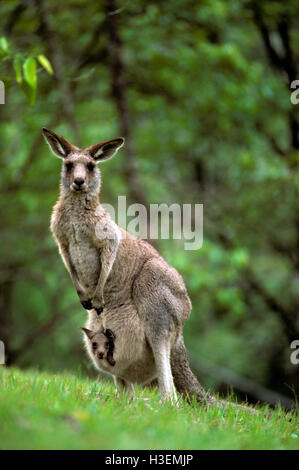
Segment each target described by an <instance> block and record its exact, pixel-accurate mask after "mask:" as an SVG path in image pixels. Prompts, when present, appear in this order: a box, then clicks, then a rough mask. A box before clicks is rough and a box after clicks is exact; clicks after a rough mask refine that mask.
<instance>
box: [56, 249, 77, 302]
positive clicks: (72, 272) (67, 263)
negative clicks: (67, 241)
mask: <svg viewBox="0 0 299 470" xmlns="http://www.w3.org/2000/svg"><path fill="white" fill-rule="evenodd" d="M60 254H61V257H62V259H63V261H64V264H65V266H66V268H67V270H68V272H69V274H70V276H71V279H72V282H73V285H74V287H75V289H76V291H77V294H78V296H79V297H81V295H82V287H81V284H80V281H79V279H78V276H77V273H76V271H75V268H74V266H73V264H72V262H71V259H70V257H69V254H68V251H67V248H66V247H64V246H60Z"/></svg>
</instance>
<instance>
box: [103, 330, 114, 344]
mask: <svg viewBox="0 0 299 470" xmlns="http://www.w3.org/2000/svg"><path fill="white" fill-rule="evenodd" d="M105 336H106V337H107V338H108V339H110V340H112V341H114V340H115V334H114V333H113V331H111V330H109V328H107V329H106V330H105Z"/></svg>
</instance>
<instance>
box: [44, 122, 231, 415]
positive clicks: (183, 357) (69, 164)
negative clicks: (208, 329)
mask: <svg viewBox="0 0 299 470" xmlns="http://www.w3.org/2000/svg"><path fill="white" fill-rule="evenodd" d="M43 135H44V137H45V139H46V141H47V143H48V144H49V146H50V148H51V150H52V152H53V153H54V154H55V155H56V156H58V157H60V158H61V159H62V160H63V165H62V173H61V185H60V196H59V199H58V201H57V203H56V205H55V206H54V209H53V214H52V218H51V231H52V233H53V236H54V238H55V240H56V242H57V244H58V248H59V252H60V255H61V257H62V260H63V261H64V264H65V266H66V268H67V270H68V271H69V274H70V276H71V279H72V281H73V284H74V287H75V289H76V291H77V294H78V297H79V300H80V302H81V304H82V306H83V307H84V308H85V309H86V310H87V311H88V320H87V323H86V328H88V329H91V330H98V329H99V328H100V327H101V326H102V322H103V321H105V318H106V319H110V320H111V318H114V319H117V318H118V320H117V321H118V322H119V323H120V326H121V328H122V329H121V332H122V333H121V335H124V338H125V342H126V344H125V347H122V348H121V350H120V352H121V354H119V351H118V347H117V343H118V341H116V344H115V354H114V357H115V360H116V365H115V368H117V367H123V370H127V375H126V374H124V375H123V376H122V377H121V379H120V380H121V382H123V381H124V380H125V381H128V382H137V383H150V382H151V381H152V380H154V379H155V377H157V379H158V385H159V390H160V393H161V399H162V401H165V400H171V401H172V402H176V400H177V395H176V392H178V393H179V394H181V395H182V396H183V397H185V398H187V399H189V400H190V399H192V398H193V396H195V397H196V400H197V401H198V402H205V403H209V404H211V403H216V404H217V405H218V406H221V407H223V403H220V402H218V401H217V400H216V399H215V398H214V397H211V396H209V395H207V393H206V392H205V391H204V389H203V388H202V387H201V385H200V384H199V382H198V380H197V379H196V377H195V376H194V374H193V373H192V371H191V369H190V366H189V360H188V356H187V352H186V348H185V344H184V339H183V326H184V323H185V321H186V320H187V319H188V317H189V315H190V311H191V301H190V299H189V297H188V294H187V290H186V287H185V284H184V281H183V278H182V277H181V276H180V274H179V273H178V272H177V271H176V270H175V269H174V268H173V267H172V266H170V265H169V264H168V263H167V262H166V261H165V260H164V259H163V258H162V256H160V254H159V253H158V252H157V250H156V249H155V248H153V247H152V246H151V245H150V244H148V243H147V242H146V241H144V240H142V239H140V238H138V237H136V236H134V235H132V234H130V233H129V232H127V231H126V230H124V229H123V228H121V227H119V226H117V225H116V224H115V222H114V221H113V220H112V219H111V217H110V216H109V214H108V213H107V212H106V211H105V210H104V208H103V207H102V206H101V204H100V200H99V192H100V187H101V174H100V170H99V167H98V164H99V163H101V162H103V161H105V160H107V159H109V158H111V157H112V156H113V155H114V154H115V153H116V152H117V151H118V150H119V149H120V148H121V147H122V146H123V144H124V139H123V138H122V137H119V138H116V139H112V140H107V141H104V142H99V143H97V144H95V145H92V146H90V147H87V148H85V149H83V150H82V149H79V148H78V147H76V146H74V145H72V144H71V143H70V142H68V141H67V140H66V139H65V138H64V137H62V136H60V135H58V134H56V133H55V132H53V131H51V130H48V129H46V128H43ZM103 310H104V312H103ZM102 312H103V314H102V315H101V313H102ZM110 320H109V321H110ZM115 321H116V320H115ZM109 327H110V324H109ZM91 357H92V355H91ZM107 367H108V366H107ZM109 367H111V366H110V365H109ZM122 372H123V371H122ZM112 374H116V372H115V371H114V372H112ZM134 374H135V375H134ZM116 382H117V379H116Z"/></svg>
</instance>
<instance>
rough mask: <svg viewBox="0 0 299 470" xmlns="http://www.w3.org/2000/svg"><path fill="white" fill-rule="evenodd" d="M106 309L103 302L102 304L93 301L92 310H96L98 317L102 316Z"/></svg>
mask: <svg viewBox="0 0 299 470" xmlns="http://www.w3.org/2000/svg"><path fill="white" fill-rule="evenodd" d="M104 307H105V303H104V302H103V301H102V302H101V301H98V300H96V299H94V300H93V301H92V308H94V309H95V311H96V312H97V314H98V315H101V313H102V311H103V310H104Z"/></svg>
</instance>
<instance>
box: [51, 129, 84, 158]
mask: <svg viewBox="0 0 299 470" xmlns="http://www.w3.org/2000/svg"><path fill="white" fill-rule="evenodd" d="M43 135H44V138H45V139H46V142H47V144H49V146H50V148H51V150H52V152H53V153H54V155H56V156H57V157H60V158H65V157H67V156H68V155H69V154H70V153H71V151H72V150H75V149H76V147H75V146H74V145H72V144H71V143H70V142H68V141H67V140H66V139H65V138H64V137H62V136H61V135H58V134H55V132H53V131H50V130H49V129H46V128H45V127H43Z"/></svg>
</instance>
